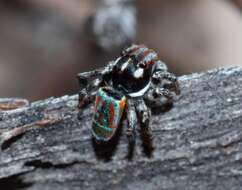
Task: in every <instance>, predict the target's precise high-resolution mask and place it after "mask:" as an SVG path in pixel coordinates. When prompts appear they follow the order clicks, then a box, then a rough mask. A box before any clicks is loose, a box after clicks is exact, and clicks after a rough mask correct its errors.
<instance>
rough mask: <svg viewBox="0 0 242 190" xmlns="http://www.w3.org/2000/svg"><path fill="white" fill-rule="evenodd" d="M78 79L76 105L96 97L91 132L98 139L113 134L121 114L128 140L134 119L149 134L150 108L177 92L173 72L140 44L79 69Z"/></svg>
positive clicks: (80, 106) (82, 104)
mask: <svg viewBox="0 0 242 190" xmlns="http://www.w3.org/2000/svg"><path fill="white" fill-rule="evenodd" d="M78 79H79V83H80V87H81V89H80V91H79V108H83V107H84V106H86V105H88V104H89V103H91V102H94V100H95V99H96V102H95V112H94V119H93V125H92V134H93V136H94V139H95V140H96V141H98V142H107V141H109V140H110V139H111V138H112V137H113V136H114V134H115V132H116V131H117V128H118V126H119V124H120V123H121V121H122V118H123V117H122V115H123V114H124V116H125V117H124V118H127V119H126V121H127V126H126V127H127V130H126V134H127V136H128V139H129V142H133V141H134V140H135V129H136V126H137V123H138V122H139V124H140V127H141V131H144V132H145V133H146V134H147V135H150V130H149V121H150V116H151V108H159V107H162V106H164V104H167V103H172V102H173V97H174V95H175V94H179V86H178V81H177V78H176V76H175V75H173V74H171V73H169V72H168V71H167V67H166V65H165V64H164V63H163V62H161V61H160V60H159V59H158V56H157V54H156V53H155V51H153V50H151V49H148V48H147V47H146V46H144V45H132V46H131V47H129V48H127V49H126V50H124V51H123V52H122V53H121V56H120V57H118V58H117V59H116V60H115V61H111V62H110V63H109V64H108V65H107V66H105V67H104V68H101V69H97V70H94V71H90V72H84V73H79V74H78ZM81 112H82V109H80V114H81Z"/></svg>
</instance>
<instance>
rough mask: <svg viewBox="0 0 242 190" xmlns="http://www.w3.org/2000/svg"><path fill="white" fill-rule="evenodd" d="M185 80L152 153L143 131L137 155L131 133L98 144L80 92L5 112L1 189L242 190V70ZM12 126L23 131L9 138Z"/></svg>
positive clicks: (156, 122) (156, 126) (159, 124)
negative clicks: (80, 105)
mask: <svg viewBox="0 0 242 190" xmlns="http://www.w3.org/2000/svg"><path fill="white" fill-rule="evenodd" d="M179 81H180V84H181V95H180V96H179V97H177V99H176V100H175V103H174V105H173V107H172V108H171V109H170V110H166V111H165V112H162V113H159V114H156V115H155V116H153V117H152V123H151V127H152V130H153V135H154V139H153V144H154V145H155V149H154V150H153V152H152V155H150V154H148V153H147V150H145V149H144V147H143V146H142V140H141V138H140V136H139V135H137V143H136V145H135V149H134V152H133V156H132V157H131V158H130V159H127V155H128V154H129V153H130V151H129V147H128V143H127V139H126V136H125V134H124V130H122V131H121V132H120V138H117V139H115V140H114V141H113V142H112V143H110V144H108V145H105V146H101V145H96V144H95V143H93V141H92V138H91V136H90V127H91V118H92V110H91V107H90V108H88V109H86V110H84V115H83V117H82V118H81V120H78V119H77V112H78V110H77V96H76V95H74V96H64V97H61V98H50V99H47V100H43V101H38V102H34V103H32V104H30V106H28V107H23V108H19V109H16V110H11V111H7V112H6V111H5V112H0V130H1V135H0V138H1V139H0V142H1V143H2V144H1V153H0V188H1V189H17V190H18V189H34V190H37V189H38V190H40V189H41V190H43V189H45V190H46V189H47V190H48V189H58V190H62V189H63V190H64V189H72V190H73V189H132V190H135V189H137V190H138V189H139V190H140V189H146V190H148V189H169V190H171V189H172V190H173V189H179V190H181V189H186V190H192V189H202V190H203V189H204V190H210V189H211V190H212V189H213V190H219V189H229V190H237V189H238V190H239V189H241V186H242V68H241V67H233V68H222V69H216V70H213V71H209V72H206V73H201V74H192V75H187V76H182V77H180V78H179ZM21 126H22V127H21ZM19 127H20V129H24V130H16V128H17V129H19ZM13 129H14V131H15V132H16V131H21V132H20V133H17V135H16V136H15V137H14V138H9V139H8V138H7V135H8V134H11V132H13V131H12V130H13ZM4 139H5V141H4Z"/></svg>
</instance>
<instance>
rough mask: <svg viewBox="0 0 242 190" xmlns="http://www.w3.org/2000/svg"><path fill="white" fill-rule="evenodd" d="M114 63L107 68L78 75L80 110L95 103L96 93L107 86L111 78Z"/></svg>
mask: <svg viewBox="0 0 242 190" xmlns="http://www.w3.org/2000/svg"><path fill="white" fill-rule="evenodd" d="M113 66H114V62H110V63H109V64H108V65H107V66H106V67H104V68H101V69H97V70H94V71H89V72H84V73H79V74H78V75H77V78H78V81H79V85H80V90H79V93H78V94H79V104H78V107H79V108H83V107H85V106H86V105H88V104H89V103H91V102H93V101H94V99H95V96H96V92H97V90H98V88H99V87H100V86H103V85H106V83H108V82H109V80H110V78H111V76H110V75H111V73H112V69H113Z"/></svg>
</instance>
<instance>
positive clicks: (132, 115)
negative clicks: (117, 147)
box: [126, 99, 138, 144]
mask: <svg viewBox="0 0 242 190" xmlns="http://www.w3.org/2000/svg"><path fill="white" fill-rule="evenodd" d="M126 117H127V130H126V134H127V137H128V140H129V143H130V144H133V143H134V142H135V133H136V126H137V122H138V121H137V114H136V111H135V105H134V103H133V101H132V100H131V99H128V100H127V102H126Z"/></svg>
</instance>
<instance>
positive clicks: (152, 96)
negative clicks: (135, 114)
mask: <svg viewBox="0 0 242 190" xmlns="http://www.w3.org/2000/svg"><path fill="white" fill-rule="evenodd" d="M174 97H175V93H174V92H172V91H170V90H168V89H166V88H160V87H154V88H151V89H150V90H149V91H148V92H147V93H146V95H145V97H144V99H145V102H146V103H147V104H148V105H149V107H151V108H159V107H162V106H164V105H171V104H172V103H173V100H174Z"/></svg>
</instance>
